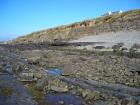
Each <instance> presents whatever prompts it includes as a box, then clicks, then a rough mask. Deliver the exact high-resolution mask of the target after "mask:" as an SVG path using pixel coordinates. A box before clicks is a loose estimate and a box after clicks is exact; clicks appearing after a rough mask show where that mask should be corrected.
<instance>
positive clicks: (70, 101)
mask: <svg viewBox="0 0 140 105" xmlns="http://www.w3.org/2000/svg"><path fill="white" fill-rule="evenodd" d="M45 100H46V102H47V104H48V105H61V104H60V102H64V104H63V105H83V101H82V99H81V98H80V97H78V96H75V95H72V94H69V93H58V94H54V93H48V94H47V96H46V97H45Z"/></svg>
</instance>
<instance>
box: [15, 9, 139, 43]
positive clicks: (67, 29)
mask: <svg viewBox="0 0 140 105" xmlns="http://www.w3.org/2000/svg"><path fill="white" fill-rule="evenodd" d="M139 29H140V9H138V10H131V11H127V12H124V13H118V14H112V15H107V16H101V17H98V18H96V19H91V20H85V21H82V22H77V23H73V24H70V25H63V26H59V27H55V28H50V29H46V30H41V31H37V32H33V33H31V34H28V35H26V36H22V37H19V38H17V39H15V40H13V43H40V42H47V43H53V42H56V41H67V40H71V39H77V38H80V37H83V36H87V35H94V34H98V33H102V32H110V31H113V32H116V31H121V30H139Z"/></svg>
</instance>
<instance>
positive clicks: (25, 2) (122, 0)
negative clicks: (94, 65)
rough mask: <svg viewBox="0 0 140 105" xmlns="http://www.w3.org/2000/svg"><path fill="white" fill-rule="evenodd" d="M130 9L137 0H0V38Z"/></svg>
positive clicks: (137, 4) (137, 6)
mask: <svg viewBox="0 0 140 105" xmlns="http://www.w3.org/2000/svg"><path fill="white" fill-rule="evenodd" d="M131 9H140V0H0V40H9V39H12V38H16V37H18V36H22V35H26V34H28V33H31V32H34V31H38V30H42V29H47V28H51V27H56V26H60V25H66V24H70V23H73V22H78V21H82V20H86V19H92V18H96V17H98V16H100V15H102V14H104V13H107V12H108V11H118V10H122V11H127V10H131Z"/></svg>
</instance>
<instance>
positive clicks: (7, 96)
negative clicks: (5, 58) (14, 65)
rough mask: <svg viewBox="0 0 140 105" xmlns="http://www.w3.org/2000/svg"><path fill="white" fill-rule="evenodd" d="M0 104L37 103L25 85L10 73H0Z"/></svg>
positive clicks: (24, 104) (23, 104) (28, 104)
mask: <svg viewBox="0 0 140 105" xmlns="http://www.w3.org/2000/svg"><path fill="white" fill-rule="evenodd" d="M0 105H37V102H36V101H34V100H33V99H32V97H31V96H30V95H29V94H28V93H27V90H26V89H25V88H24V85H22V84H21V83H19V82H18V81H17V80H16V78H14V77H13V76H12V75H9V74H2V73H1V74H0Z"/></svg>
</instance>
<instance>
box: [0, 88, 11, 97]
mask: <svg viewBox="0 0 140 105" xmlns="http://www.w3.org/2000/svg"><path fill="white" fill-rule="evenodd" d="M12 93H13V89H12V88H11V87H0V94H2V95H5V96H11V95H12Z"/></svg>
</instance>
